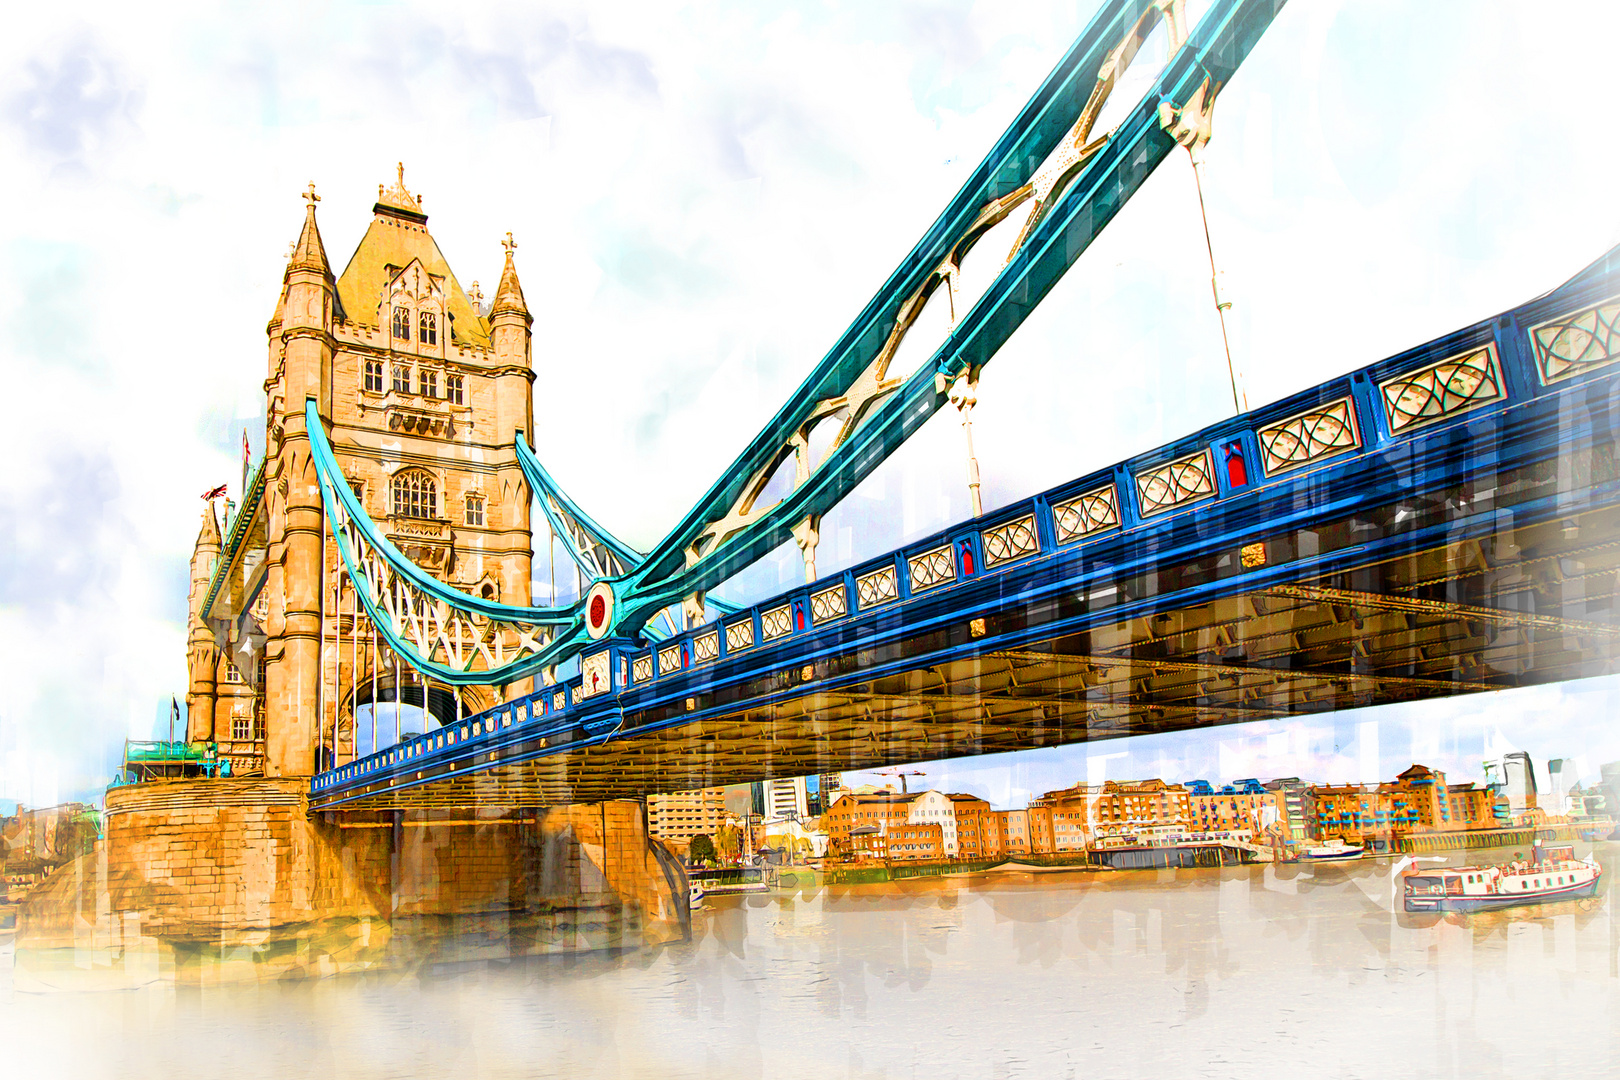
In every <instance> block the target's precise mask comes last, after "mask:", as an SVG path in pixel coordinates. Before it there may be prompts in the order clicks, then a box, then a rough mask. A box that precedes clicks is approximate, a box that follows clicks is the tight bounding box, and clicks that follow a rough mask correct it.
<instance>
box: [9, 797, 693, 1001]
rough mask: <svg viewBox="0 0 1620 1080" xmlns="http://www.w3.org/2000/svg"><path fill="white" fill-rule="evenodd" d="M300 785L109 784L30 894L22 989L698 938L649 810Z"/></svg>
mask: <svg viewBox="0 0 1620 1080" xmlns="http://www.w3.org/2000/svg"><path fill="white" fill-rule="evenodd" d="M306 789H307V785H306V784H305V783H304V782H302V781H297V780H231V779H225V780H183V781H171V782H155V783H147V784H139V785H131V786H129V787H122V788H114V789H113V790H112V791H110V792H108V796H107V817H106V822H107V824H106V836H105V838H104V839H103V840H102V842H101V843H100V844H98V845H97V848H96V850H95V851H94V852H93V853H92V854H90V855H87V856H84V857H83V858H81V859H78V860H76V861H75V862H73V863H70V864H68V865H66V866H64V867H62V868H61V869H59V870H58V871H57V872H56V873H55V874H53V875H52V876H51V877H50V878H49V879H48V880H47V881H45V882H44V883H42V884H41V885H40V886H39V887H38V888H37V889H35V890H34V892H33V894H32V895H31V896H30V897H29V900H28V903H27V904H26V905H25V906H24V908H23V910H22V912H21V914H20V917H19V919H18V926H17V950H16V982H15V985H16V988H17V989H18V990H24V991H44V990H55V989H62V990H70V989H116V988H122V987H131V986H139V985H142V984H146V983H152V982H160V981H169V982H174V983H177V984H182V985H210V984H224V983H232V982H243V981H256V980H264V979H276V978H289V977H291V978H296V977H303V976H322V975H332V974H339V973H343V972H355V971H367V970H379V969H396V970H397V969H401V968H410V967H413V966H420V965H424V964H438V963H453V962H457V961H469V960H492V959H511V958H514V957H519V956H534V955H545V954H554V953H575V952H581V951H586V950H595V949H623V948H641V947H645V946H653V945H660V944H664V943H667V942H671V941H679V940H683V939H684V938H685V937H686V936H687V934H688V933H689V927H690V923H689V913H688V910H687V897H686V888H687V886H686V880H685V874H684V871H682V869H681V867H680V863H679V861H678V860H677V859H675V858H673V857H672V856H671V855H670V854H669V852H668V851H666V850H665V849H664V848H663V847H662V846H661V845H660V844H659V843H658V842H657V841H656V840H651V839H650V838H649V837H648V836H647V832H646V823H645V821H644V820H643V818H642V812H641V806H640V805H639V804H637V803H629V802H615V803H600V804H594V805H589V806H570V807H558V808H553V809H543V810H505V811H499V812H497V811H466V810H460V811H453V810H452V811H406V812H401V813H398V814H395V813H376V812H370V813H356V814H343V813H334V814H316V815H314V816H310V815H309V814H308V813H307V812H306V808H305V801H304V792H305V790H306Z"/></svg>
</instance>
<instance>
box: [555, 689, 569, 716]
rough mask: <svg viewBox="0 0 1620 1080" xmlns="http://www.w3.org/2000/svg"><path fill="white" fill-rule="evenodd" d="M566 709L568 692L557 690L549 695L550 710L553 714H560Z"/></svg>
mask: <svg viewBox="0 0 1620 1080" xmlns="http://www.w3.org/2000/svg"><path fill="white" fill-rule="evenodd" d="M567 707H568V691H566V690H559V691H557V692H556V693H555V694H552V695H551V708H552V710H553V711H555V712H562V711H563V710H564V709H566V708H567Z"/></svg>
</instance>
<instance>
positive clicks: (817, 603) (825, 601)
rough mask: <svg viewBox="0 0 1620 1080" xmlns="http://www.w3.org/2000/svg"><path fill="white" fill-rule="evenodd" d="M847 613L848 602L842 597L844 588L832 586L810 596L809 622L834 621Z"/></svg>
mask: <svg viewBox="0 0 1620 1080" xmlns="http://www.w3.org/2000/svg"><path fill="white" fill-rule="evenodd" d="M848 611H849V602H848V600H847V598H846V597H845V596H844V587H843V586H842V585H834V586H833V587H832V588H830V589H822V590H821V591H820V592H818V593H811V594H810V621H811V622H818V623H820V622H826V621H827V620H828V619H836V618H838V617H839V616H840V615H843V614H845V613H846V612H848Z"/></svg>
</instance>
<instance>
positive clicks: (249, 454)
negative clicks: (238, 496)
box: [242, 428, 253, 503]
mask: <svg viewBox="0 0 1620 1080" xmlns="http://www.w3.org/2000/svg"><path fill="white" fill-rule="evenodd" d="M252 460H253V450H252V449H251V448H250V447H249V446H248V437H247V428H243V429H242V501H243V502H244V503H245V502H247V485H248V462H250V461H252Z"/></svg>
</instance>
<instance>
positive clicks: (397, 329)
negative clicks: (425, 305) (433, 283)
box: [394, 306, 411, 341]
mask: <svg viewBox="0 0 1620 1080" xmlns="http://www.w3.org/2000/svg"><path fill="white" fill-rule="evenodd" d="M394 336H395V337H396V338H399V339H401V340H403V341H409V340H411V309H410V308H408V307H403V306H401V307H396V308H394Z"/></svg>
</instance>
